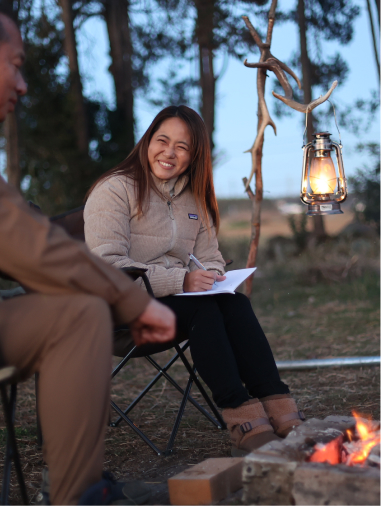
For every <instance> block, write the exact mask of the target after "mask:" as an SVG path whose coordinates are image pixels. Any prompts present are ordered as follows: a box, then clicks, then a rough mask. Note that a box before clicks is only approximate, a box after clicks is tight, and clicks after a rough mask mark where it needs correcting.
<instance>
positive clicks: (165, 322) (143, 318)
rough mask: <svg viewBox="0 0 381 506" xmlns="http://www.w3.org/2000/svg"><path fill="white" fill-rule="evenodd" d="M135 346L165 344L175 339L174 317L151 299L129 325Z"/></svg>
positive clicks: (162, 305)
mask: <svg viewBox="0 0 381 506" xmlns="http://www.w3.org/2000/svg"><path fill="white" fill-rule="evenodd" d="M129 327H130V329H131V333H132V337H133V339H134V343H135V344H136V346H140V345H142V344H146V343H165V342H167V341H171V340H172V339H174V337H175V332H176V317H175V314H174V313H173V311H172V310H171V309H169V308H168V307H167V306H164V304H160V302H158V301H157V300H154V299H152V300H151V302H150V303H149V304H148V306H147V307H146V308H145V310H144V311H143V313H142V314H141V315H140V316H139V317H138V318H136V320H134V321H133V322H131V323H130V325H129Z"/></svg>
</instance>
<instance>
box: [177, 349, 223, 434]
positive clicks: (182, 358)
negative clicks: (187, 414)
mask: <svg viewBox="0 0 381 506" xmlns="http://www.w3.org/2000/svg"><path fill="white" fill-rule="evenodd" d="M175 348H176V351H177V353H178V354H179V355H180V358H181V361H182V362H183V364H184V365H185V367H186V369H187V371H188V372H189V374H190V376H192V378H193V381H194V382H195V384H196V385H197V388H198V389H199V390H200V393H201V395H202V396H203V397H204V399H205V402H206V403H207V404H208V406H209V407H210V409H211V410H212V412H213V414H214V416H215V417H216V418H217V420H218V421H219V422H220V425H221V426H220V427H219V428H220V429H226V424H225V422H224V420H223V419H222V416H221V415H220V414H219V412H218V411H217V409H216V408H215V406H214V404H213V402H212V401H211V400H210V397H209V395H208V394H207V393H206V391H205V389H204V387H203V386H202V385H201V382H200V380H199V379H198V378H197V376H196V370H193V369H192V367H191V365H190V363H189V362H188V360H187V358H186V356H185V355H184V353H183V351H182V350H181V348H180V347H179V345H178V344H175Z"/></svg>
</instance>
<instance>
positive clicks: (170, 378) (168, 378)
mask: <svg viewBox="0 0 381 506" xmlns="http://www.w3.org/2000/svg"><path fill="white" fill-rule="evenodd" d="M145 358H146V359H147V360H148V361H149V362H150V363H151V364H152V365H153V366H154V367H155V368H156V369H157V370H160V366H159V365H158V364H157V363H156V362H155V361H154V360H152V357H145ZM162 375H163V376H164V378H165V379H166V380H168V381H169V382H170V383H171V385H172V386H174V387H175V388H176V390H178V391H179V392H180V393H181V394H182V395H184V390H183V389H182V388H181V386H180V385H179V384H178V383H177V382H176V381H175V380H174V379H173V378H172V377H171V376H170V375H169V374H168V373H166V372H164V371H162ZM188 400H189V402H190V403H191V404H193V406H194V407H195V408H196V409H198V410H199V411H200V413H201V414H203V415H204V416H205V417H206V418H207V419H208V420H209V421H210V422H212V423H213V425H215V426H216V427H217V428H218V429H221V428H223V427H221V423H220V422H219V421H217V420H216V419H215V418H213V417H212V416H211V415H210V414H209V413H208V411H206V409H205V408H203V407H202V406H201V405H200V404H199V403H198V402H197V401H196V400H195V399H194V398H193V397H192V396H191V395H190V396H189V398H188Z"/></svg>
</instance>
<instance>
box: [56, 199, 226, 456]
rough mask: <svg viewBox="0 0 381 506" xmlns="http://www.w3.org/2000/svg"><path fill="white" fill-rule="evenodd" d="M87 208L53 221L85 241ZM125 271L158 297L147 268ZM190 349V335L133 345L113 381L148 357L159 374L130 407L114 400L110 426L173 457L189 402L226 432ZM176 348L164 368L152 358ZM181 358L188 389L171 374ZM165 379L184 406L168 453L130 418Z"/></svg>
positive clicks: (168, 447)
mask: <svg viewBox="0 0 381 506" xmlns="http://www.w3.org/2000/svg"><path fill="white" fill-rule="evenodd" d="M83 209H84V207H79V208H77V209H74V210H72V211H69V212H67V213H63V214H60V215H58V216H54V217H52V218H51V219H50V220H51V222H52V223H55V224H57V225H59V226H61V227H63V228H64V229H65V230H66V232H67V233H68V234H69V235H71V236H72V237H73V238H75V239H78V240H82V241H84V221H83ZM122 271H124V272H125V273H126V274H128V275H129V276H131V277H132V278H133V279H138V278H141V279H142V281H143V283H144V284H145V287H146V289H147V292H148V293H149V294H150V295H152V296H154V293H153V291H152V288H151V285H150V283H149V280H148V278H147V276H146V274H145V269H137V268H134V267H126V268H123V269H122ZM127 329H128V327H119V328H118V329H116V332H118V331H119V332H120V331H121V330H124V331H126V330H127ZM188 347H189V341H187V338H186V336H176V339H175V341H173V342H171V343H165V344H150V345H144V346H139V347H137V346H134V345H133V344H132V345H131V349H130V350H128V352H127V353H126V355H125V356H124V357H121V358H122V360H121V361H120V362H119V364H118V365H117V366H116V367H115V368H114V370H113V372H112V378H114V377H115V376H116V375H117V374H118V373H119V372H120V371H121V370H122V369H123V368H124V367H125V366H126V365H127V364H128V363H129V362H130V360H132V359H134V358H144V359H145V360H147V362H148V363H149V364H150V365H151V366H152V367H153V368H154V369H155V370H156V371H157V373H156V375H155V376H154V377H153V379H152V380H151V381H150V382H149V383H148V385H147V386H146V387H145V388H144V389H143V390H142V392H140V394H139V395H138V396H137V397H136V398H135V399H134V400H133V401H132V402H131V403H130V404H129V406H127V408H125V409H121V408H120V407H119V406H118V405H117V404H116V403H115V402H114V401H111V407H112V409H113V410H114V411H115V412H116V413H117V414H118V418H117V419H115V420H114V421H112V422H111V424H110V425H111V426H113V427H117V426H118V425H119V424H120V423H121V422H122V421H125V422H126V423H127V424H128V425H129V426H130V427H131V429H132V430H134V431H135V432H136V434H138V435H139V436H140V437H141V438H142V439H143V441H144V442H145V443H147V444H148V445H149V446H150V448H152V450H153V451H154V452H155V453H156V454H157V455H169V454H170V453H171V452H172V449H173V445H174V442H175V438H176V434H177V432H178V429H179V426H180V423H181V419H182V417H183V414H184V411H185V407H186V404H187V402H188V401H189V402H190V403H191V404H192V405H193V406H194V407H195V408H196V409H198V410H199V412H200V413H201V414H202V415H204V416H205V417H206V418H207V419H208V420H209V421H210V422H211V423H212V424H214V425H215V426H216V427H217V428H219V429H226V425H225V422H224V421H223V419H222V417H221V415H220V414H219V412H218V410H217V409H216V407H215V406H214V404H213V402H212V400H211V399H210V397H209V395H208V394H207V392H206V391H205V389H204V387H203V386H202V384H201V382H200V380H199V379H198V377H197V374H196V368H195V366H194V365H191V364H190V363H189V361H188V359H187V358H186V356H185V353H184V352H185V351H186V350H187V349H188ZM172 348H174V350H175V354H174V355H173V357H172V358H171V359H170V360H169V361H168V362H167V363H166V364H165V366H163V367H161V366H160V365H159V364H158V362H157V361H156V360H155V359H154V358H153V357H152V355H154V354H156V353H160V352H163V351H167V350H169V349H172ZM178 359H180V361H181V362H182V363H183V364H184V366H185V368H186V370H187V372H188V373H189V378H188V381H187V384H186V386H185V388H182V387H181V386H180V385H179V384H178V383H177V382H176V381H175V380H174V378H173V377H172V376H171V375H170V374H169V370H170V368H171V367H172V366H173V364H174V363H175V362H177V360H178ZM161 378H165V379H166V380H167V381H168V382H169V383H170V384H171V385H172V386H173V387H174V388H175V389H176V390H177V391H178V392H179V393H180V394H181V395H182V399H181V403H180V406H179V410H178V412H177V416H176V419H175V422H174V425H173V428H172V432H171V435H170V437H169V440H168V443H167V445H166V448H165V449H164V450H160V449H159V448H158V447H157V446H156V445H155V444H154V442H152V441H151V440H150V439H149V437H148V436H147V435H146V434H144V432H143V431H142V430H140V429H139V428H138V427H137V426H136V425H135V424H134V422H133V421H132V419H131V418H130V417H129V416H128V415H129V413H130V412H131V411H132V409H133V408H134V407H135V406H136V405H137V404H138V403H139V402H140V401H141V400H142V399H143V397H144V396H145V395H146V394H147V393H148V392H149V391H150V390H151V389H152V387H153V386H154V385H155V384H156V383H157V382H158V381H159V380H160V379H161ZM193 384H194V385H195V386H196V387H197V388H198V390H199V392H200V393H201V395H202V397H203V398H204V400H205V402H206V404H207V405H208V406H209V408H210V410H211V412H212V413H213V415H214V416H212V415H211V414H210V413H209V412H208V411H207V410H206V409H205V408H203V407H202V406H201V405H200V404H199V403H198V402H197V401H196V400H195V399H194V398H193V397H192V396H191V395H190V391H191V388H192V386H193Z"/></svg>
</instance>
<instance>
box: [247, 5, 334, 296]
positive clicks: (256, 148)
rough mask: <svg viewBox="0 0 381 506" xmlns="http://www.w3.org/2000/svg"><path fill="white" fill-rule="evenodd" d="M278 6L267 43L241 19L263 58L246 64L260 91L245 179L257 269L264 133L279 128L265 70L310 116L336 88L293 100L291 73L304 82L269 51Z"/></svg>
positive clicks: (271, 13) (272, 11) (251, 260)
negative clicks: (268, 95)
mask: <svg viewBox="0 0 381 506" xmlns="http://www.w3.org/2000/svg"><path fill="white" fill-rule="evenodd" d="M276 6H277V0H272V2H271V6H270V10H269V15H268V25H267V35H266V42H263V41H262V39H261V37H260V36H259V34H258V32H257V30H256V29H255V28H254V26H253V25H252V24H251V22H250V20H249V18H248V17H247V16H242V19H243V20H244V22H245V24H246V26H247V28H248V30H249V32H250V34H251V36H252V37H253V39H254V42H255V43H256V45H257V46H258V48H259V50H260V52H261V56H260V58H259V62H258V63H248V62H247V60H245V62H244V65H245V66H246V67H249V68H256V69H258V72H257V92H258V125H257V136H256V138H255V140H254V143H253V145H252V147H251V148H250V149H248V150H247V151H246V153H247V152H250V153H251V173H250V176H249V178H248V179H247V178H243V184H244V186H245V191H246V192H247V194H248V196H249V198H250V200H251V202H252V222H251V240H250V250H249V256H248V259H247V263H246V266H247V267H254V266H255V264H256V258H257V251H258V245H259V235H260V229H261V204H262V199H263V180H262V151H263V142H264V133H265V129H266V127H267V126H271V127H272V128H273V129H274V132H275V135H276V126H275V123H274V121H273V120H272V118H271V116H270V113H269V111H268V108H267V105H266V100H265V84H266V76H267V74H266V71H267V70H271V71H272V72H274V74H275V75H276V77H277V78H278V81H279V83H280V84H281V86H282V88H283V90H284V96H282V95H279V94H277V93H274V92H273V95H274V97H276V98H278V99H279V100H281V101H282V102H284V103H285V104H286V105H288V106H289V107H291V108H293V109H296V110H297V111H300V112H304V113H309V112H311V111H312V110H313V109H314V108H315V107H317V106H318V105H320V104H322V103H323V102H325V101H326V100H327V99H328V98H329V96H330V95H331V93H332V91H333V90H334V89H335V88H336V86H337V81H335V82H334V83H333V84H332V86H331V88H330V90H329V91H328V92H327V93H326V94H325V95H324V96H322V97H319V98H318V99H316V100H313V101H312V102H310V103H309V104H300V103H299V102H296V101H295V100H293V98H292V88H291V86H290V83H289V81H288V78H287V75H286V73H287V74H289V75H290V76H291V77H292V78H293V79H294V80H295V81H296V83H297V85H298V87H299V89H301V83H300V81H299V79H298V77H297V76H296V75H295V73H294V72H293V71H292V70H291V69H290V68H289V67H288V66H287V65H286V64H285V63H283V62H281V61H280V60H278V59H277V58H275V57H274V56H273V55H272V54H271V52H270V46H271V39H272V34H273V28H274V22H275V10H276ZM254 175H255V194H254V193H253V192H252V190H251V188H250V182H251V180H252V179H253V176H254ZM252 283H253V275H251V276H250V277H249V278H248V279H247V281H246V295H247V296H250V295H251V291H252Z"/></svg>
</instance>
